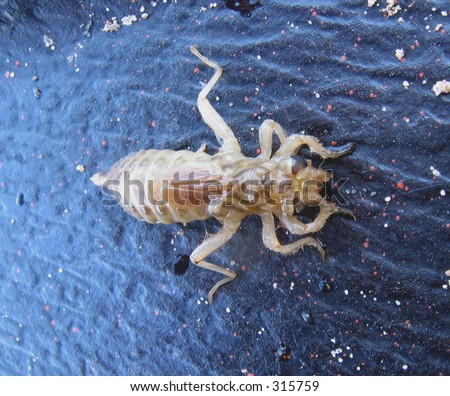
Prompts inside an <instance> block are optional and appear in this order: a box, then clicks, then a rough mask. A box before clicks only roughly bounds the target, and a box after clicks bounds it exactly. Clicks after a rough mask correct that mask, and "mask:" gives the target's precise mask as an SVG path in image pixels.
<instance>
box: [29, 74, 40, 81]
mask: <svg viewBox="0 0 450 396" xmlns="http://www.w3.org/2000/svg"><path fill="white" fill-rule="evenodd" d="M31 79H32V80H33V81H37V80H39V76H38V75H34V76H33V77H32V78H31Z"/></svg>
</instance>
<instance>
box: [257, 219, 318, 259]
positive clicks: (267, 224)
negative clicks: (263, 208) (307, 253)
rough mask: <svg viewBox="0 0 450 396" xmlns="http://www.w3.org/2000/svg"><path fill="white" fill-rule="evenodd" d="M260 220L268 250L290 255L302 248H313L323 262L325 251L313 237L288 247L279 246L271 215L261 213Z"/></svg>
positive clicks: (300, 240)
mask: <svg viewBox="0 0 450 396" xmlns="http://www.w3.org/2000/svg"><path fill="white" fill-rule="evenodd" d="M261 220H262V224H263V232H262V237H263V242H264V245H265V246H266V247H267V248H268V249H270V250H273V251H275V252H279V253H282V254H292V253H295V252H297V251H298V250H299V249H300V248H301V247H303V246H314V247H315V248H316V249H317V250H318V251H319V253H320V255H321V256H322V259H323V260H324V261H325V251H324V250H323V248H322V245H321V244H320V242H319V241H318V240H317V239H315V238H313V237H306V238H302V239H299V240H298V241H295V242H293V243H290V244H288V245H281V244H280V242H279V241H278V238H277V235H276V233H275V220H274V218H273V214H272V213H263V214H262V215H261Z"/></svg>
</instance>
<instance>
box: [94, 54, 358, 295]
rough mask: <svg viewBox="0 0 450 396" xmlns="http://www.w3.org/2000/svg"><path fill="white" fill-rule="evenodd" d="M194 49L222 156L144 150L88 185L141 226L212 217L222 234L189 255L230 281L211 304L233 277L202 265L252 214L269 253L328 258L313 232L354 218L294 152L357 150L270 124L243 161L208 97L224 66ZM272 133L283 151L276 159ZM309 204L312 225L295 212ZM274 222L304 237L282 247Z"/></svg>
mask: <svg viewBox="0 0 450 396" xmlns="http://www.w3.org/2000/svg"><path fill="white" fill-rule="evenodd" d="M191 51H192V52H193V53H194V55H196V56H197V57H198V58H199V59H201V60H202V61H203V62H204V63H205V64H207V65H208V66H210V67H212V68H214V70H215V73H214V75H213V77H212V78H211V80H210V81H209V82H208V84H206V86H205V87H204V88H203V89H202V90H201V92H200V94H199V96H198V108H199V110H200V113H201V115H202V117H203V120H204V121H205V122H206V124H208V126H209V127H210V128H211V129H212V130H213V131H214V132H215V134H216V136H217V138H218V140H219V143H221V145H222V148H221V150H220V151H219V152H218V153H216V154H214V155H208V154H206V153H205V152H204V147H202V148H201V149H199V150H198V151H197V152H193V151H188V150H181V151H172V150H142V151H139V152H137V153H133V154H130V155H128V156H127V157H125V158H123V159H121V160H120V161H118V162H117V163H116V164H114V165H113V166H112V167H111V168H109V169H108V170H106V171H102V172H99V173H97V174H96V175H94V176H93V177H92V178H91V180H92V181H93V182H94V183H95V184H96V185H98V186H102V187H103V188H104V189H106V190H107V191H109V192H110V193H112V194H114V195H115V196H116V197H117V200H118V201H119V203H120V205H121V206H122V207H123V208H124V210H125V211H126V212H127V213H129V214H131V215H132V216H134V217H136V218H137V219H138V220H142V221H147V222H149V223H152V224H154V223H164V224H170V223H175V222H182V223H188V222H191V221H194V220H205V219H207V218H209V217H212V216H213V217H215V218H217V219H218V220H219V221H221V223H222V224H223V227H222V229H221V230H220V231H219V232H218V233H217V234H215V235H213V236H209V237H208V238H207V239H206V240H205V241H204V242H203V243H202V244H201V245H200V246H198V247H197V248H196V249H195V250H194V251H193V253H192V254H191V256H190V258H191V260H192V262H193V263H195V264H197V265H198V266H200V267H203V268H206V269H210V270H212V271H215V272H219V273H221V274H223V275H225V278H223V279H222V280H220V281H219V282H217V283H216V284H215V286H214V287H213V288H212V289H211V291H210V292H209V294H208V297H209V301H210V302H212V298H213V295H214V293H215V292H216V290H217V289H218V288H219V287H220V286H221V285H223V284H225V283H227V282H230V281H232V280H233V279H235V277H236V273H235V272H233V271H230V270H228V269H225V268H222V267H219V266H217V265H215V264H211V263H209V262H206V261H204V259H205V258H206V257H207V256H208V255H210V254H211V253H212V252H213V251H215V250H217V249H219V248H220V247H221V246H223V245H224V244H225V243H226V242H227V241H228V240H229V239H230V238H231V237H232V235H233V234H234V233H235V232H236V230H237V229H238V227H239V225H240V223H241V221H242V220H243V219H244V218H245V217H246V216H248V215H249V214H257V215H259V216H261V219H262V222H263V242H264V244H265V245H266V247H268V248H269V249H271V250H274V251H276V252H280V253H282V254H291V253H295V252H297V251H298V250H299V249H300V248H301V247H303V246H307V245H310V246H314V247H316V248H317V249H318V250H319V252H320V253H321V255H322V257H323V258H324V257H325V254H324V251H323V249H322V246H321V244H320V243H319V242H318V241H317V240H316V239H315V238H313V237H311V236H310V235H309V234H312V233H315V232H317V231H319V230H320V229H321V228H322V227H323V226H324V224H325V222H326V221H327V219H328V218H329V217H330V216H331V215H333V214H336V213H341V214H345V215H349V216H353V214H352V213H351V212H350V211H348V210H346V209H342V208H339V207H338V206H336V205H335V204H333V203H331V202H328V201H326V200H325V199H324V198H322V196H321V195H320V189H321V187H322V186H323V184H324V183H325V182H327V181H328V180H329V178H330V175H329V174H328V172H326V171H324V170H322V169H318V168H315V167H313V165H312V163H311V161H309V160H304V159H302V158H301V157H298V156H296V153H297V151H298V149H299V148H300V147H301V146H303V145H307V146H309V148H310V150H311V151H312V152H315V153H317V154H318V155H320V156H321V157H322V158H338V157H341V156H343V155H346V154H349V153H350V152H351V151H352V150H353V144H347V145H344V146H341V147H335V148H325V147H324V146H323V145H322V144H321V143H320V142H319V141H318V140H317V139H316V138H315V137H312V136H306V135H290V136H289V137H287V136H286V133H285V131H284V130H283V128H282V127H281V126H280V125H279V124H278V123H276V122H275V121H273V120H266V121H264V122H263V124H262V125H261V127H260V129H259V140H260V146H261V154H260V155H259V156H258V157H256V158H249V157H245V156H244V155H243V154H242V153H241V149H240V146H239V143H238V141H237V140H236V138H235V136H234V134H233V132H232V130H231V129H230V127H229V126H228V125H227V124H226V123H225V121H224V120H223V119H222V117H221V116H220V115H219V114H218V113H217V112H216V111H215V110H214V108H213V107H212V106H211V104H210V103H209V101H208V99H207V98H206V96H207V95H208V93H209V92H210V90H211V89H212V88H213V86H214V85H215V84H216V82H217V81H218V79H219V78H220V76H221V73H222V68H221V67H220V66H219V65H217V64H216V63H214V62H212V61H210V60H209V59H207V58H206V57H204V56H203V55H201V54H200V53H199V52H198V50H197V49H196V48H195V47H191ZM274 133H275V134H276V135H277V136H278V138H279V140H280V142H281V146H280V148H279V149H278V151H277V152H276V153H275V154H274V155H272V139H273V134H274ZM312 205H314V206H318V207H319V208H320V211H319V214H318V215H317V217H316V219H315V220H314V221H312V222H311V223H303V222H301V221H299V220H298V219H297V217H296V216H295V215H294V206H295V208H297V209H302V208H304V207H305V206H312ZM274 216H276V217H278V218H279V219H280V222H281V223H282V224H283V226H284V227H286V228H287V229H288V230H289V231H290V232H291V233H293V234H295V235H299V236H302V237H303V238H301V239H299V240H297V241H296V242H294V243H291V244H288V245H281V244H280V243H279V241H278V239H277V236H276V233H275V221H274Z"/></svg>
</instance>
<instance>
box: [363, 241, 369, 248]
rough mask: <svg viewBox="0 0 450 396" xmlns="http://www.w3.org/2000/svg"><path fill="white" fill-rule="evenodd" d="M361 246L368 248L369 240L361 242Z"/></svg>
mask: <svg viewBox="0 0 450 396" xmlns="http://www.w3.org/2000/svg"><path fill="white" fill-rule="evenodd" d="M363 246H364V248H366V249H367V248H368V247H369V241H365V242H364V243H363Z"/></svg>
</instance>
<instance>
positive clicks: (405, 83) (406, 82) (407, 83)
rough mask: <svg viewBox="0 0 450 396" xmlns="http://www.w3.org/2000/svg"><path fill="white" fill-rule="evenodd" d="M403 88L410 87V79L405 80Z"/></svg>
mask: <svg viewBox="0 0 450 396" xmlns="http://www.w3.org/2000/svg"><path fill="white" fill-rule="evenodd" d="M402 85H403V88H405V89H408V88H409V82H408V81H406V80H405V81H403V84H402Z"/></svg>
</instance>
